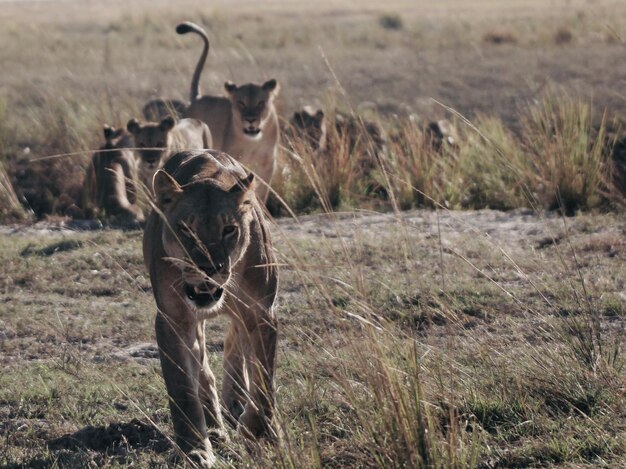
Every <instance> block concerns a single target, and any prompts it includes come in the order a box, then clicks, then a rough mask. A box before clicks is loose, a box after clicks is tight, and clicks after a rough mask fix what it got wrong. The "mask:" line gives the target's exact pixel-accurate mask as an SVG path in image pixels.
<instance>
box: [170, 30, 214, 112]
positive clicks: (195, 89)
mask: <svg viewBox="0 0 626 469" xmlns="http://www.w3.org/2000/svg"><path fill="white" fill-rule="evenodd" d="M176 32H177V33H178V34H187V33H196V34H198V35H199V36H200V37H201V38H202V40H203V41H204V48H203V49H202V53H201V54H200V58H199V59H198V63H197V64H196V69H195V70H194V72H193V78H192V79H191V93H190V95H189V100H190V101H191V102H192V103H193V102H194V101H195V100H196V99H198V97H199V96H200V74H201V73H202V69H203V68H204V63H205V62H206V58H207V56H208V55H209V38H208V36H207V35H206V32H205V31H204V29H202V28H201V27H200V26H198V25H197V24H195V23H192V22H191V21H185V22H183V23H180V24H179V25H178V26H176Z"/></svg>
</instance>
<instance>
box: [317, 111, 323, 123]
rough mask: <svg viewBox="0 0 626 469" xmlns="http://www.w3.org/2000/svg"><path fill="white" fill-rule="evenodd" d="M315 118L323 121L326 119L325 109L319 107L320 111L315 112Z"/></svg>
mask: <svg viewBox="0 0 626 469" xmlns="http://www.w3.org/2000/svg"><path fill="white" fill-rule="evenodd" d="M315 118H316V119H317V120H318V121H320V122H321V121H322V119H324V111H322V110H321V109H318V111H317V112H316V113H315Z"/></svg>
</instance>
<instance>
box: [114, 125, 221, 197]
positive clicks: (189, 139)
mask: <svg viewBox="0 0 626 469" xmlns="http://www.w3.org/2000/svg"><path fill="white" fill-rule="evenodd" d="M126 128H127V129H128V131H129V132H130V133H131V134H132V136H133V137H134V139H135V153H136V155H137V158H138V160H139V177H140V179H141V181H142V182H143V183H144V184H145V185H146V187H148V188H151V187H152V178H153V177H154V173H156V171H157V169H159V168H160V167H161V166H163V164H164V163H165V161H167V159H168V158H169V157H170V156H171V155H172V154H173V153H175V152H176V151H180V150H200V149H209V148H211V147H212V145H213V139H212V137H211V131H210V130H209V127H208V126H207V125H206V124H205V123H203V122H200V121H199V120H198V119H181V120H180V121H178V122H176V120H175V119H174V118H173V117H172V116H167V117H165V118H164V119H163V120H161V122H146V123H144V124H140V123H139V122H137V120H136V119H131V120H129V121H128V124H127V125H126Z"/></svg>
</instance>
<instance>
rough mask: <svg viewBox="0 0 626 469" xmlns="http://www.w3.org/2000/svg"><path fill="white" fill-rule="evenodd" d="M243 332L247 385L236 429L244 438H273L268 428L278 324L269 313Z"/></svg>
mask: <svg viewBox="0 0 626 469" xmlns="http://www.w3.org/2000/svg"><path fill="white" fill-rule="evenodd" d="M246 332H247V342H248V350H247V353H246V361H245V362H246V368H247V372H248V377H249V381H250V383H249V387H248V394H249V396H248V402H247V403H246V406H245V410H244V412H243V414H242V415H241V417H240V418H239V426H240V430H241V432H242V433H243V434H244V435H246V436H248V437H253V438H258V437H269V438H273V437H275V436H276V435H275V432H274V430H273V429H272V415H273V413H274V365H275V359H276V342H277V337H278V321H277V320H276V318H275V317H274V315H273V313H272V311H271V310H270V311H269V312H268V313H267V314H264V315H263V316H262V317H261V318H258V319H257V322H256V323H255V324H254V325H253V327H252V328H250V327H248V328H247V331H246Z"/></svg>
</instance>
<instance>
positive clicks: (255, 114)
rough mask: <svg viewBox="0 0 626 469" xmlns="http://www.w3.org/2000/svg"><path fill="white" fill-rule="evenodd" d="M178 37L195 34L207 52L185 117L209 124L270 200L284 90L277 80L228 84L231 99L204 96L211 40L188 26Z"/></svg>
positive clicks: (218, 141) (261, 194)
mask: <svg viewBox="0 0 626 469" xmlns="http://www.w3.org/2000/svg"><path fill="white" fill-rule="evenodd" d="M176 32H177V33H178V34H187V33H195V34H198V35H199V36H200V37H201V38H202V40H203V42H204V48H203V50H202V53H201V55H200V59H199V60H198V63H197V65H196V69H195V71H194V74H193V78H192V80H191V94H190V99H191V102H190V104H189V106H188V107H187V110H186V111H185V117H195V118H196V119H200V120H201V121H203V122H206V123H207V124H208V125H209V127H210V128H211V132H212V134H213V145H214V148H215V149H217V150H221V151H224V152H226V153H228V154H229V155H232V156H233V157H235V158H236V159H237V160H238V161H239V162H240V163H242V164H243V165H244V166H245V167H246V168H248V169H250V170H252V171H253V172H254V174H256V175H257V176H259V177H260V178H261V179H262V182H260V183H259V184H257V188H256V194H257V196H258V198H259V200H261V201H262V202H265V201H266V200H267V196H268V194H269V188H268V185H269V184H270V183H271V182H272V177H273V176H274V167H275V165H276V152H277V148H278V143H279V126H278V117H277V114H276V109H275V107H274V99H275V98H276V96H278V92H279V90H280V86H279V85H278V82H277V81H276V80H274V79H271V80H267V81H266V82H265V83H263V84H256V83H248V84H245V85H241V86H237V85H235V84H234V83H232V82H226V83H225V84H224V89H225V91H226V94H227V97H221V96H201V95H200V87H199V83H200V74H201V73H202V68H203V67H204V63H205V61H206V58H207V55H208V53H209V39H208V37H207V35H206V32H205V31H204V30H203V29H202V28H201V27H199V26H198V25H196V24H194V23H190V22H184V23H181V24H179V25H178V26H177V27H176Z"/></svg>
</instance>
